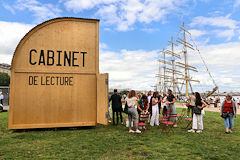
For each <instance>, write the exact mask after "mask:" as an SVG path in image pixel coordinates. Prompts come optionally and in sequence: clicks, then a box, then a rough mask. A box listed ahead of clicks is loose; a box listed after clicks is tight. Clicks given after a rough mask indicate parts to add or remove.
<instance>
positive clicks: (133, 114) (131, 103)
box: [126, 90, 141, 133]
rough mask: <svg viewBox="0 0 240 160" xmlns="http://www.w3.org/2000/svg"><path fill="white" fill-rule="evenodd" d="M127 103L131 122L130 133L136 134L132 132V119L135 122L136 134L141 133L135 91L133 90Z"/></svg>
mask: <svg viewBox="0 0 240 160" xmlns="http://www.w3.org/2000/svg"><path fill="white" fill-rule="evenodd" d="M126 102H127V104H128V120H129V133H134V131H133V130H132V119H133V120H134V123H135V127H136V131H135V133H141V131H140V130H139V129H138V116H137V111H136V108H137V102H138V97H137V94H136V92H135V91H134V90H131V91H130V92H129V94H128V96H127V98H126Z"/></svg>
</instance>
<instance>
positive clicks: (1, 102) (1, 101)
mask: <svg viewBox="0 0 240 160" xmlns="http://www.w3.org/2000/svg"><path fill="white" fill-rule="evenodd" d="M3 99H4V96H3V94H2V91H0V104H2V105H3Z"/></svg>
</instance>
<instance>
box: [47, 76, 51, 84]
mask: <svg viewBox="0 0 240 160" xmlns="http://www.w3.org/2000/svg"><path fill="white" fill-rule="evenodd" d="M49 78H50V76H46V85H50V80H49Z"/></svg>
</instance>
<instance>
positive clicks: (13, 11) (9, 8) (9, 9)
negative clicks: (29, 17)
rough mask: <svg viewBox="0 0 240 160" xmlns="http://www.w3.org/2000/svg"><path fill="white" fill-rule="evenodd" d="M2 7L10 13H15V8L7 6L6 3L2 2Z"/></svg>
mask: <svg viewBox="0 0 240 160" xmlns="http://www.w3.org/2000/svg"><path fill="white" fill-rule="evenodd" d="M3 7H4V8H5V9H6V10H8V11H10V12H11V13H12V14H16V13H15V10H14V9H13V8H12V7H11V6H9V5H8V4H3Z"/></svg>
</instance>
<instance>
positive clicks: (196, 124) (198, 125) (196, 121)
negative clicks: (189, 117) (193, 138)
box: [188, 92, 207, 133]
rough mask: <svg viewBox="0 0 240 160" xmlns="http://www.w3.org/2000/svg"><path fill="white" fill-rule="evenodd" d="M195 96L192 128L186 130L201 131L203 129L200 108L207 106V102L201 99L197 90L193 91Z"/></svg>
mask: <svg viewBox="0 0 240 160" xmlns="http://www.w3.org/2000/svg"><path fill="white" fill-rule="evenodd" d="M195 97H196V102H195V106H194V107H193V122H192V129H190V130H188V132H193V133H195V132H197V133H201V132H202V131H203V120H202V118H203V114H202V109H203V108H205V107H207V104H206V103H205V102H204V101H203V100H202V99H201V96H200V94H199V93H198V92H196V93H195ZM196 130H197V131H196Z"/></svg>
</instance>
